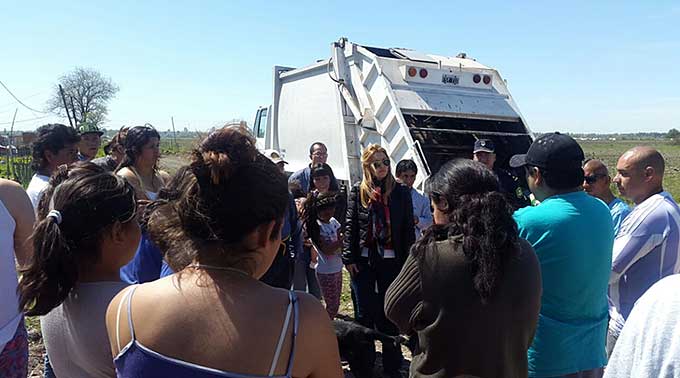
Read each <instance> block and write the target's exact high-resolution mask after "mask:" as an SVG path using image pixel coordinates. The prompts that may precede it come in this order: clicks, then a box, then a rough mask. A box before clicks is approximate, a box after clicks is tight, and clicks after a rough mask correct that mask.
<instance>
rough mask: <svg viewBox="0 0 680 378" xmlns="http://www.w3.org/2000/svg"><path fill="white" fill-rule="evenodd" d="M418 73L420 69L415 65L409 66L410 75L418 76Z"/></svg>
mask: <svg viewBox="0 0 680 378" xmlns="http://www.w3.org/2000/svg"><path fill="white" fill-rule="evenodd" d="M417 73H418V70H417V69H416V68H415V67H409V68H408V75H409V76H411V77H414V76H416V74H417Z"/></svg>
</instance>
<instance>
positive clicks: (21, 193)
mask: <svg viewBox="0 0 680 378" xmlns="http://www.w3.org/2000/svg"><path fill="white" fill-rule="evenodd" d="M0 201H2V202H3V204H4V205H5V207H7V209H8V210H9V211H10V213H12V215H13V216H14V217H17V216H21V215H23V214H33V205H31V200H30V199H29V198H28V194H26V191H25V190H24V188H23V187H22V186H21V185H20V184H18V183H16V182H14V181H11V180H6V179H0Z"/></svg>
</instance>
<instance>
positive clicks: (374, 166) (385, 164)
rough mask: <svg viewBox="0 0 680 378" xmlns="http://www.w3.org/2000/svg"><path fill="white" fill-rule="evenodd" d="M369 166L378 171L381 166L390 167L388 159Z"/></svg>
mask: <svg viewBox="0 0 680 378" xmlns="http://www.w3.org/2000/svg"><path fill="white" fill-rule="evenodd" d="M371 165H373V168H375V169H378V168H380V167H382V166H385V167H389V166H390V159H385V160H378V161H374V162H373V163H371Z"/></svg>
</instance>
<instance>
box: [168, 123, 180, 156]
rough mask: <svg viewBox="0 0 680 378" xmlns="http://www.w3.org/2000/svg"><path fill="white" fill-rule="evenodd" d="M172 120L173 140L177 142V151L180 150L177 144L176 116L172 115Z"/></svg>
mask: <svg viewBox="0 0 680 378" xmlns="http://www.w3.org/2000/svg"><path fill="white" fill-rule="evenodd" d="M170 122H172V142H173V143H174V144H175V152H179V146H177V133H176V132H175V117H170Z"/></svg>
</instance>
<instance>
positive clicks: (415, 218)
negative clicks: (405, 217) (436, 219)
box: [413, 217, 420, 225]
mask: <svg viewBox="0 0 680 378" xmlns="http://www.w3.org/2000/svg"><path fill="white" fill-rule="evenodd" d="M419 222H420V219H418V217H413V224H416V225H417V224H418V223H419Z"/></svg>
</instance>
